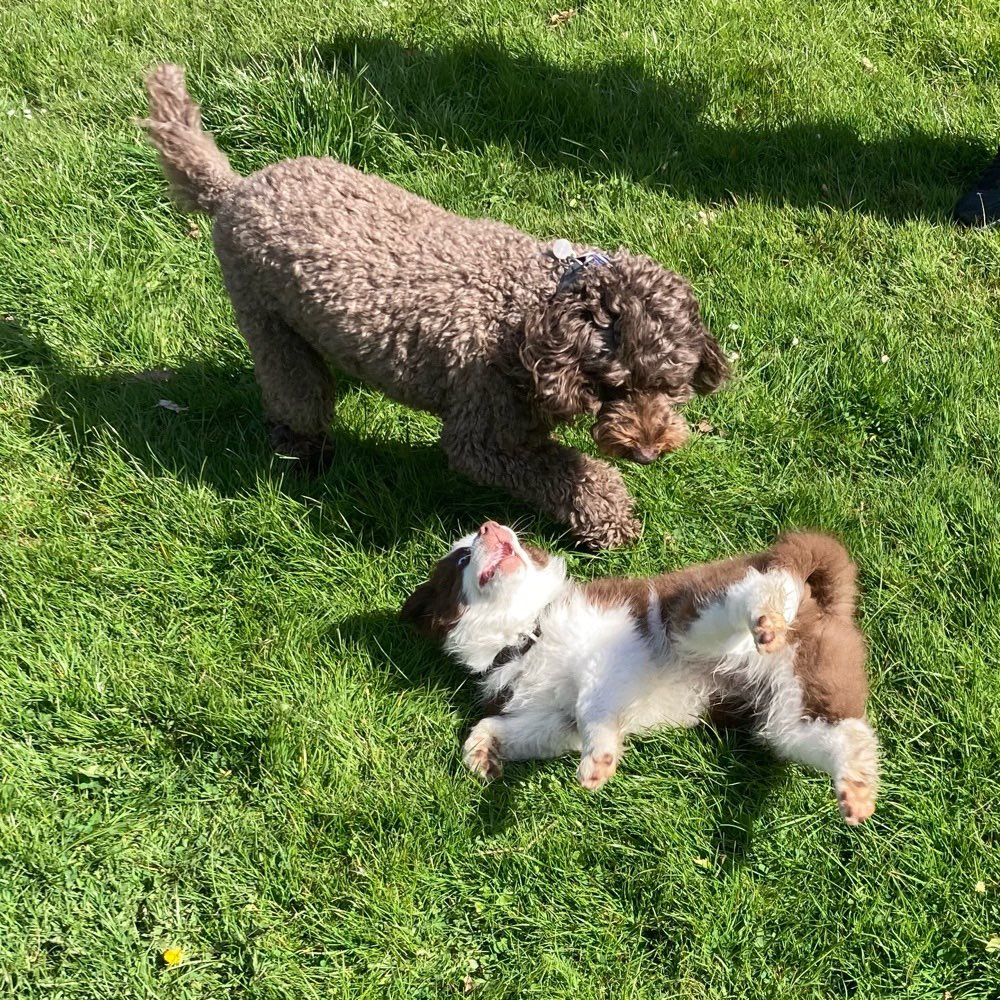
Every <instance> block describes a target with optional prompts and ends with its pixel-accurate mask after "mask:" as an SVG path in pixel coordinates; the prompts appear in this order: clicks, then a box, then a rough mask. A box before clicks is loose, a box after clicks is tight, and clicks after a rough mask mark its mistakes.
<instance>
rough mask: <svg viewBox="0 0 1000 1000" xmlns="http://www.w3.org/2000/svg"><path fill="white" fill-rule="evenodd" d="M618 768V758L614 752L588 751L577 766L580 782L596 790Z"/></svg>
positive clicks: (585, 786) (593, 790)
mask: <svg viewBox="0 0 1000 1000" xmlns="http://www.w3.org/2000/svg"><path fill="white" fill-rule="evenodd" d="M617 769H618V758H617V757H616V756H615V755H614V754H613V753H600V754H593V753H588V754H587V755H586V756H585V757H584V758H583V759H582V760H581V761H580V766H579V767H578V768H577V772H576V776H577V778H579V780H580V784H581V785H583V787H584V788H589V789H590V791H592V792H596V791H597V789H598V788H600V787H601V786H602V785H604V784H605V783H606V782H607V780H608V779H609V778H610V777H611V776H612V775H613V774H614V773H615V771H616V770H617Z"/></svg>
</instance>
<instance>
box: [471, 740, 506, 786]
mask: <svg viewBox="0 0 1000 1000" xmlns="http://www.w3.org/2000/svg"><path fill="white" fill-rule="evenodd" d="M464 757H465V766H466V767H467V768H468V769H469V770H470V771H472V773H473V774H477V775H479V777H480V778H482V779H483V781H493V780H494V779H495V778H499V777H500V775H501V774H503V761H502V760H500V756H499V754H498V753H497V747H496V743H494V742H493V741H492V740H478V741H477V742H476V743H475V744H474V745H473V746H469V745H468V744H466V746H465V754H464Z"/></svg>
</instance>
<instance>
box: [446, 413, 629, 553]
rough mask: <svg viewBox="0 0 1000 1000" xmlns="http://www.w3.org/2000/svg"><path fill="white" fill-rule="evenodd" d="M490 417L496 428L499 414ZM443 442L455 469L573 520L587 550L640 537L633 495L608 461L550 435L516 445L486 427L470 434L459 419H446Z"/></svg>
mask: <svg viewBox="0 0 1000 1000" xmlns="http://www.w3.org/2000/svg"><path fill="white" fill-rule="evenodd" d="M488 416H489V419H490V421H491V422H490V424H488V425H487V426H488V427H489V428H491V429H492V424H493V422H495V421H496V419H497V418H496V415H495V414H488ZM482 419H483V420H485V419H486V416H483V417H482ZM441 444H442V446H443V447H444V450H445V453H446V454H447V456H448V462H449V464H450V465H451V467H452V468H453V469H455V470H456V471H458V472H462V473H464V474H465V475H467V476H468V477H469V478H470V479H473V480H475V481H476V482H479V483H483V484H484V485H487V486H500V487H502V488H503V489H505V490H507V491H508V492H509V493H511V494H513V495H514V496H515V497H517V498H518V499H520V500H525V501H527V502H528V503H530V504H531V505H532V506H535V507H538V508H540V509H541V510H543V511H544V512H545V513H546V514H548V515H549V516H551V517H553V518H555V519H556V520H557V521H560V522H562V523H563V524H568V525H569V526H570V527H571V528H572V530H573V534H574V535H575V536H576V538H577V540H578V541H579V542H580V543H581V544H582V545H584V546H586V547H588V548H591V549H603V548H611V547H614V546H617V545H624V544H626V543H628V542H632V541H634V540H635V539H636V538H638V537H639V534H640V531H641V525H640V523H639V522H638V521H637V520H636V519H635V518H634V517H633V516H632V498H631V497H630V496H629V494H628V490H627V489H626V488H625V483H624V482H623V480H622V478H621V475H620V474H619V472H618V470H617V469H615V468H614V467H613V466H610V465H608V464H607V463H605V462H601V461H599V460H597V459H595V458H592V457H591V456H589V455H584V454H582V453H581V452H578V451H575V450H574V449H572V448H567V447H565V446H563V445H561V444H557V443H556V442H555V441H549V440H547V439H545V438H541V439H534V440H532V441H530V442H525V443H524V445H523V447H521V446H519V447H516V448H514V447H512V446H511V444H510V442H509V441H505V442H501V441H499V440H498V436H497V435H493V434H488V433H482V432H481V429H480V432H479V433H470V427H469V425H468V424H466V423H463V422H461V421H459V420H458V419H456V418H450V419H449V418H446V419H445V423H444V427H443V429H442V432H441Z"/></svg>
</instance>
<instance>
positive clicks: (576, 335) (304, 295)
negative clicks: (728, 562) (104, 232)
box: [144, 66, 727, 548]
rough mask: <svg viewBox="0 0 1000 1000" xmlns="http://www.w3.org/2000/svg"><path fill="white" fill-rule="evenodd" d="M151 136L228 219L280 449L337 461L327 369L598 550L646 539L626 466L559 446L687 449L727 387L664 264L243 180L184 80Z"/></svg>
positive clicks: (343, 177)
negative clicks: (584, 432) (576, 424)
mask: <svg viewBox="0 0 1000 1000" xmlns="http://www.w3.org/2000/svg"><path fill="white" fill-rule="evenodd" d="M147 91H148V93H149V104H150V110H149V119H148V120H147V121H146V122H145V123H144V124H145V126H146V128H147V129H148V131H149V135H150V138H151V140H152V142H153V144H154V145H155V146H156V147H157V149H158V150H159V153H160V160H161V163H162V165H163V168H164V171H165V172H166V175H167V177H168V179H169V181H170V183H171V186H172V188H173V190H174V193H175V194H176V195H177V196H178V198H179V199H180V200H181V201H182V202H183V203H185V204H186V205H188V206H191V207H194V208H197V209H200V210H201V211H203V212H207V213H208V214H209V215H211V216H212V218H213V228H212V231H213V238H214V241H215V249H216V253H217V254H218V258H219V262H220V264H221V266H222V274H223V278H224V280H225V284H226V289H227V291H228V292H229V296H230V298H231V299H232V303H233V308H234V309H235V312H236V322H237V324H238V325H239V328H240V330H241V331H242V333H243V335H244V337H245V338H246V340H247V343H248V344H249V345H250V350H251V353H252V354H253V360H254V370H255V372H256V376H257V381H258V383H259V384H260V387H261V392H262V395H263V400H264V409H265V411H266V413H267V416H268V417H269V419H270V421H271V423H272V428H273V429H272V444H273V445H274V446H275V448H276V449H278V450H280V451H282V452H284V453H287V454H292V455H294V456H295V457H298V458H300V459H302V460H303V461H305V462H307V463H310V464H319V463H322V462H324V461H325V460H327V459H328V457H329V456H328V442H327V431H328V428H329V424H330V421H331V419H332V416H333V408H334V386H333V377H332V374H331V372H330V369H329V367H328V365H329V364H333V365H336V366H337V367H338V368H340V369H342V370H343V371H345V372H347V373H348V374H350V375H352V376H353V377H355V378H358V379H362V380H363V381H365V382H368V383H370V384H372V385H375V386H377V387H378V388H380V389H381V390H382V391H383V392H385V393H386V395H388V396H390V397H391V398H393V399H395V400H397V401H399V402H401V403H404V404H406V405H407V406H411V407H414V408H416V409H420V410H428V411H430V412H431V413H436V414H438V415H439V416H440V417H441V419H442V423H443V426H442V430H441V443H442V445H443V446H444V450H445V453H446V454H447V456H448V461H449V463H450V465H451V466H452V467H453V468H454V469H457V470H458V471H460V472H463V473H465V474H466V475H468V476H469V477H471V478H472V479H475V480H477V481H478V482H480V483H484V484H487V485H494V486H500V487H503V488H504V489H506V490H508V491H509V492H510V493H512V494H514V495H515V496H517V497H519V498H520V499H522V500H526V501H527V502H529V503H531V504H534V505H536V506H538V507H540V508H541V509H542V510H544V511H545V512H546V513H548V514H549V515H551V516H552V517H554V518H556V519H557V520H559V521H562V522H564V523H566V524H569V525H570V527H571V528H572V530H573V532H574V534H575V535H576V537H577V538H578V540H579V541H580V542H582V543H583V544H585V545H587V546H590V547H592V548H601V547H604V546H612V545H619V544H622V543H625V542H628V541H630V540H632V539H634V538H635V537H636V536H637V534H638V532H639V525H638V522H637V521H636V520H635V518H634V517H633V514H632V500H631V498H630V497H629V494H628V492H627V490H626V489H625V484H624V483H623V481H622V478H621V476H620V475H619V473H618V472H617V470H615V469H614V468H613V467H612V466H610V465H608V464H607V463H605V462H601V461H598V460H596V459H594V458H591V457H590V456H587V455H584V454H581V453H580V452H578V451H575V450H573V449H571V448H567V447H564V446H562V445H560V444H557V443H556V442H555V441H553V440H552V439H551V438H550V436H549V434H550V430H551V429H552V427H553V426H554V425H555V424H558V423H564V422H567V421H570V420H572V419H573V418H574V417H577V416H580V415H582V414H587V415H590V416H596V422H595V423H594V425H593V431H592V433H593V436H594V439H595V440H596V442H597V444H598V446H599V447H600V448H601V450H602V451H604V452H605V453H607V454H609V455H612V456H616V457H620V458H628V459H631V460H633V461H636V462H642V463H646V462H651V461H653V460H655V459H656V458H657V457H658V456H660V455H661V454H663V453H664V452H668V451H671V450H673V449H674V448H677V447H679V446H680V445H681V444H682V443H683V442H684V439H685V438H686V436H687V424H686V423H685V421H684V419H683V418H682V417H681V416H680V415H679V414H678V413H677V412H676V410H675V409H674V407H675V406H676V405H677V404H679V403H683V402H685V401H687V400H688V399H690V398H691V396H692V395H693V394H694V393H696V392H699V393H708V392H712V391H713V390H715V389H716V388H717V387H718V386H719V385H720V383H721V382H722V381H723V379H724V378H725V376H726V373H727V372H726V363H725V360H724V358H723V356H722V353H721V351H720V350H719V345H718V344H717V343H716V341H715V339H714V338H713V337H712V336H711V334H710V333H709V332H708V330H706V328H705V326H704V325H703V324H702V322H701V319H700V318H699V310H698V303H697V301H696V299H695V297H694V295H693V293H692V291H691V287H690V286H689V285H688V283H687V282H686V281H685V280H684V279H683V278H681V277H679V276H678V275H676V274H673V273H671V272H670V271H667V270H665V269H664V268H663V267H661V266H660V265H659V264H657V263H656V262H655V261H652V260H650V259H649V258H647V257H635V256H632V255H630V254H627V253H625V252H624V251H620V252H618V253H616V254H613V255H611V256H607V255H605V254H602V253H601V252H599V251H596V250H593V249H590V248H586V247H582V246H571V245H570V244H569V243H568V242H567V241H566V240H558V241H556V243H555V244H545V243H542V242H539V241H538V240H536V239H534V238H532V237H531V236H527V235H525V234H524V233H521V232H519V231H518V230H516V229H513V228H511V227H510V226H505V225H501V224H499V223H496V222H491V221H489V220H485V219H465V218H460V217H458V216H455V215H452V214H451V213H450V212H446V211H445V210H443V209H441V208H438V207H436V206H435V205H431V204H429V203H428V202H426V201H424V200H423V199H421V198H418V197H416V196H415V195H412V194H410V193H409V192H407V191H403V190H402V189H400V188H398V187H395V186H394V185H392V184H389V183H387V182H386V181H383V180H380V179H379V178H376V177H369V176H367V175H365V174H362V173H359V172H358V171H357V170H354V169H353V168H352V167H349V166H346V165H345V164H342V163H337V162H336V161H334V160H331V159H314V158H311V157H305V158H302V159H298V160H288V161H284V162H282V163H276V164H274V165H273V166H269V167H266V168H265V169H263V170H261V171H259V172H258V173H255V174H252V175H251V176H249V177H240V176H239V175H237V174H236V173H234V172H233V170H232V169H231V168H230V166H229V163H228V161H227V160H226V157H225V156H224V155H223V154H222V153H221V152H219V150H218V148H217V147H216V145H215V143H214V141H213V140H212V137H211V136H210V135H209V134H208V133H206V132H204V131H202V128H201V116H200V113H199V110H198V107H197V105H195V104H194V103H193V102H192V100H191V98H190V97H189V96H188V94H187V92H186V90H185V89H184V75H183V72H182V70H181V69H180V68H179V67H177V66H160V67H158V68H156V69H155V70H153V72H152V73H151V74H150V76H149V78H148V80H147Z"/></svg>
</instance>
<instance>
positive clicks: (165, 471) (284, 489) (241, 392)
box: [0, 323, 559, 553]
mask: <svg viewBox="0 0 1000 1000" xmlns="http://www.w3.org/2000/svg"><path fill="white" fill-rule="evenodd" d="M0 368H6V369H7V370H9V371H17V370H24V371H30V373H31V374H32V376H33V377H34V378H36V379H40V380H41V381H42V382H43V384H44V386H45V389H44V392H43V394H42V396H41V397H40V399H39V400H38V403H37V404H36V406H35V410H34V414H33V418H32V432H33V433H34V434H35V435H37V436H38V437H44V436H45V435H46V434H48V433H50V432H51V431H52V430H54V429H55V430H59V431H60V432H61V433H62V434H64V435H65V436H66V437H68V438H69V440H70V441H72V442H73V444H74V446H75V448H76V450H77V451H78V454H79V459H78V460H77V462H76V467H75V471H76V474H77V476H78V477H80V478H83V479H85V478H86V477H87V475H88V471H89V470H88V462H89V452H90V450H91V446H92V445H93V444H95V443H96V442H97V441H98V440H104V441H107V440H108V439H111V440H114V441H116V442H118V444H119V445H120V449H121V451H122V452H125V453H127V455H128V456H130V458H131V460H132V461H134V462H136V463H138V464H139V466H141V468H142V469H143V470H144V471H145V472H146V473H147V474H149V475H150V476H168V477H171V478H176V479H179V480H181V481H184V482H187V483H190V484H192V485H204V486H208V487H209V488H211V489H212V490H213V491H215V492H216V493H217V494H218V495H220V496H223V497H237V496H246V495H247V494H248V493H251V492H253V491H258V492H260V491H266V490H268V489H270V488H273V489H275V490H277V491H280V492H281V493H282V494H284V495H285V496H288V497H290V498H292V499H294V500H296V501H299V502H301V503H302V504H303V505H304V507H305V508H306V509H307V510H308V511H309V516H310V519H311V521H312V525H313V528H314V530H316V531H317V532H318V533H325V532H326V531H327V529H329V528H330V526H337V527H338V528H339V529H341V530H343V529H344V528H345V526H346V528H347V530H349V532H350V533H351V543H352V544H357V545H359V546H360V547H362V548H365V549H366V550H369V551H371V552H375V553H378V552H383V551H385V550H386V549H390V548H396V547H398V545H399V542H400V540H401V539H404V538H406V537H409V536H410V535H411V534H413V533H414V532H422V531H432V532H435V533H442V532H443V533H444V535H445V537H457V536H458V535H460V534H461V533H463V532H465V531H468V530H469V526H470V525H472V524H478V523H480V522H481V521H482V520H483V519H484V518H485V517H487V516H488V517H494V518H498V519H500V520H503V521H505V522H506V523H512V522H514V521H517V520H521V521H522V522H523V521H524V520H525V517H526V515H528V516H532V517H534V516H535V515H532V513H531V512H530V511H529V510H528V509H527V508H525V507H524V506H521V505H519V504H518V503H517V501H515V500H513V499H511V498H510V497H508V496H507V495H506V494H504V493H503V492H502V491H499V490H490V489H489V488H487V487H480V486H477V485H476V484H474V483H472V482H471V481H469V480H467V479H465V478H464V477H462V476H460V475H458V474H456V473H453V472H452V471H450V470H449V469H448V466H447V462H446V460H445V457H444V453H443V452H442V451H441V449H440V448H439V447H438V445H437V444H436V443H430V442H428V441H427V440H426V435H425V434H424V432H421V437H422V438H423V439H422V440H419V441H414V442H410V441H407V440H400V439H399V429H398V428H396V427H393V428H391V430H392V433H393V435H394V436H392V437H390V436H389V435H388V434H387V433H385V432H381V433H380V431H379V429H377V428H376V429H373V430H372V432H371V433H370V435H369V434H364V433H357V432H355V431H353V430H351V429H349V428H347V427H345V426H344V424H343V423H342V422H340V421H336V420H335V421H334V423H333V426H332V428H331V439H332V442H333V446H334V454H335V457H334V461H333V462H332V464H331V466H330V468H329V469H328V470H327V471H326V472H324V473H323V474H322V475H319V476H315V477H313V476H309V475H307V474H305V473H303V472H301V471H300V470H299V467H298V465H297V464H296V463H295V462H293V461H290V460H287V459H283V458H281V457H280V456H275V455H273V454H272V452H271V450H270V446H269V443H268V434H267V429H266V427H265V424H264V419H263V415H262V411H261V407H260V393H259V390H258V388H257V385H256V383H255V381H254V378H253V373H252V371H251V370H250V368H249V367H246V368H240V367H238V366H234V365H226V364H223V363H218V362H213V361H206V360H194V361H190V362H188V363H186V364H184V365H183V366H181V367H179V368H177V369H174V370H172V371H171V372H169V373H168V374H169V379H168V380H167V381H157V380H156V377H155V374H153V373H150V372H146V373H135V372H121V371H118V372H116V371H109V372H102V371H97V370H92V369H88V370H78V369H74V368H72V367H68V366H65V365H64V364H62V363H61V362H60V360H59V359H58V358H57V356H56V354H55V353H54V352H53V351H52V350H51V349H50V348H49V347H47V346H46V345H44V344H42V343H41V342H37V341H35V340H33V339H32V338H30V337H28V336H27V335H26V334H24V333H23V332H22V331H20V330H19V329H18V328H17V327H16V326H13V325H11V324H9V323H5V324H0ZM359 391H361V387H360V386H359V385H358V384H357V383H353V382H351V381H350V380H348V379H345V378H340V379H338V394H339V399H340V401H341V403H343V402H344V400H345V399H347V398H349V397H350V396H351V395H352V394H354V393H356V392H359ZM160 400H169V401H170V402H171V403H176V404H177V405H178V406H180V407H183V408H184V409H183V410H182V411H181V412H175V411H172V410H170V409H166V408H164V407H162V406H160V405H159V401H160ZM406 436H408V435H406V434H405V432H404V437H406ZM101 473H102V470H101V469H99V468H97V469H95V470H94V474H95V475H98V476H99V475H100V474H101ZM530 523H532V524H533V525H535V526H538V527H541V526H543V525H545V526H546V527H548V528H549V529H551V534H552V535H553V537H554V536H556V535H557V534H558V530H559V529H558V528H557V527H556V526H555V525H551V524H549V525H546V524H545V522H544V520H533V521H531V522H530Z"/></svg>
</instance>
